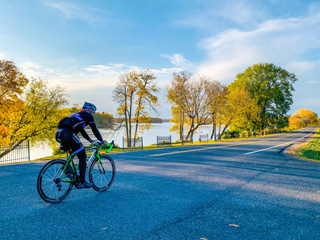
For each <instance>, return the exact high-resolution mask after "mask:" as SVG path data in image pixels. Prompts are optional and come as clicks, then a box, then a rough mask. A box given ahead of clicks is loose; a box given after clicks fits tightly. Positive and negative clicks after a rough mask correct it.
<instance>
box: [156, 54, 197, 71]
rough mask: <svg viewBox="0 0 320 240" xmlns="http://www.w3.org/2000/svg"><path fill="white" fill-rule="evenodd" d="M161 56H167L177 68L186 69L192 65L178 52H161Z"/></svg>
mask: <svg viewBox="0 0 320 240" xmlns="http://www.w3.org/2000/svg"><path fill="white" fill-rule="evenodd" d="M161 57H164V58H168V59H169V60H170V63H172V64H173V65H175V66H177V67H178V68H179V69H183V70H187V69H189V68H191V67H192V63H191V62H190V61H188V60H187V59H185V58H184V57H183V55H182V54H180V53H176V54H173V55H168V54H162V55H161Z"/></svg>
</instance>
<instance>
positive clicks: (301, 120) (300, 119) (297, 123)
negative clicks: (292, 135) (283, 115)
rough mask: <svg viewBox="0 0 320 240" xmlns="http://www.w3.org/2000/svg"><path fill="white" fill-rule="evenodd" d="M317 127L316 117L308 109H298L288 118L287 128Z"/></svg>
mask: <svg viewBox="0 0 320 240" xmlns="http://www.w3.org/2000/svg"><path fill="white" fill-rule="evenodd" d="M316 125H318V115H317V114H316V113H314V112H313V111H311V110H309V109H304V108H302V109H300V110H298V111H296V112H295V113H294V115H293V116H291V117H290V118H289V127H290V128H293V129H299V128H303V127H307V126H316Z"/></svg>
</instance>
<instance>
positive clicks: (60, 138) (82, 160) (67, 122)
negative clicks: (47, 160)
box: [56, 102, 106, 188]
mask: <svg viewBox="0 0 320 240" xmlns="http://www.w3.org/2000/svg"><path fill="white" fill-rule="evenodd" d="M96 110H97V108H96V106H95V105H94V104H92V103H88V102H85V103H84V105H83V107H82V110H81V111H80V112H78V113H74V114H72V115H70V116H69V117H65V118H63V119H62V120H61V121H60V122H59V124H58V130H57V133H56V140H57V142H59V143H60V144H61V145H60V149H61V150H65V151H67V150H69V149H71V151H72V153H75V154H76V155H77V156H78V158H79V171H80V183H79V186H78V188H90V187H92V185H93V184H92V183H89V182H87V181H86V180H85V175H86V167H87V162H86V158H87V155H86V151H85V149H84V146H83V145H82V143H81V141H80V139H79V137H78V136H77V134H78V133H79V132H80V133H81V135H82V136H83V137H84V138H85V139H86V140H88V141H89V142H90V143H93V140H92V139H91V138H90V137H89V136H88V134H87V133H86V131H85V130H84V128H85V127H86V126H87V125H89V126H90V127H91V129H92V132H93V134H94V135H95V137H96V138H97V139H98V140H99V141H101V142H102V143H104V142H106V141H104V140H103V139H102V137H101V134H100V132H99V130H98V129H97V127H96V124H95V122H94V119H93V115H94V114H95V112H96Z"/></svg>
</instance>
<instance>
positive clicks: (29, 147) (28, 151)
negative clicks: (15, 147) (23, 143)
mask: <svg viewBox="0 0 320 240" xmlns="http://www.w3.org/2000/svg"><path fill="white" fill-rule="evenodd" d="M28 160H29V161H30V142H29V140H28Z"/></svg>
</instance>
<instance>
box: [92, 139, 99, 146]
mask: <svg viewBox="0 0 320 240" xmlns="http://www.w3.org/2000/svg"><path fill="white" fill-rule="evenodd" d="M93 145H94V146H99V145H101V142H100V141H99V140H96V141H94V142H93Z"/></svg>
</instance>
